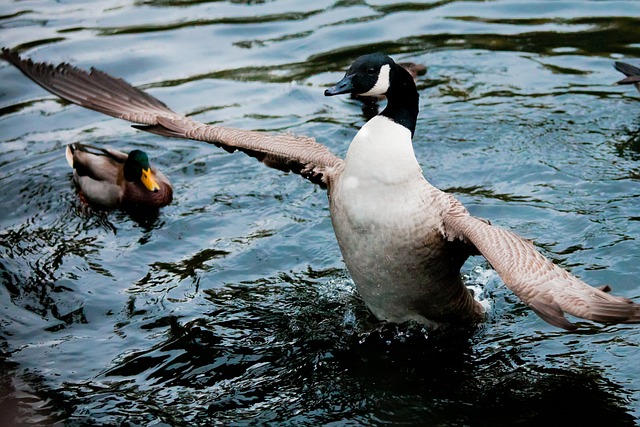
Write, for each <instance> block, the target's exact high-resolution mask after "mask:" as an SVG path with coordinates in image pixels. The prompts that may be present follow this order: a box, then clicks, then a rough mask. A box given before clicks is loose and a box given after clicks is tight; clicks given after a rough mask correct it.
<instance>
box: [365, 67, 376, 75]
mask: <svg viewBox="0 0 640 427" xmlns="http://www.w3.org/2000/svg"><path fill="white" fill-rule="evenodd" d="M375 73H376V69H375V68H367V74H369V75H370V76H373V75H374V74H375Z"/></svg>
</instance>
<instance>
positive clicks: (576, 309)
mask: <svg viewBox="0 0 640 427" xmlns="http://www.w3.org/2000/svg"><path fill="white" fill-rule="evenodd" d="M450 199H451V202H452V203H451V206H452V209H451V211H450V212H449V213H448V214H447V215H445V216H444V228H445V233H446V234H447V237H448V238H449V239H462V240H464V241H466V242H469V243H471V244H473V245H474V246H475V247H476V248H477V249H478V251H480V253H481V254H482V255H483V256H484V257H485V258H486V259H487V261H489V263H490V264H491V265H492V267H493V268H494V269H495V270H496V272H497V273H498V274H499V275H500V277H501V278H502V280H503V281H504V283H505V285H507V287H508V288H509V289H511V290H512V291H513V292H514V293H515V294H516V295H517V296H518V297H519V298H520V299H521V300H522V301H523V302H524V303H525V304H527V305H528V306H529V307H531V308H532V309H533V310H534V311H535V312H536V314H538V315H539V316H540V317H542V318H543V319H544V320H545V321H547V322H549V323H550V324H552V325H555V326H559V327H561V328H564V329H567V330H573V329H575V328H576V326H575V325H574V324H573V323H571V322H569V321H568V320H567V319H566V317H565V313H568V314H571V315H573V316H577V317H580V318H583V319H588V320H592V321H596V322H602V323H640V305H638V304H635V303H634V302H633V301H631V300H630V299H627V298H622V297H618V296H614V295H610V294H608V293H606V292H605V291H603V290H601V289H599V288H595V287H592V286H590V285H588V284H587V283H585V282H583V281H582V280H580V279H578V278H577V277H575V276H573V275H571V274H570V273H569V272H567V271H566V270H564V269H562V268H561V267H559V266H557V265H556V264H554V263H553V262H551V261H550V260H548V259H547V258H545V257H544V256H543V255H542V254H540V253H539V252H538V251H537V250H536V248H535V246H534V245H533V244H532V243H531V242H529V241H528V240H525V239H523V238H522V237H520V236H518V235H516V234H515V233H513V232H511V231H508V230H505V229H502V228H499V227H495V226H492V225H490V224H488V223H487V222H485V221H482V220H480V219H478V218H475V217H473V216H471V215H469V213H468V212H467V211H466V209H465V208H464V207H463V206H462V205H461V204H460V203H459V202H458V201H457V200H455V199H454V198H453V197H450ZM605 289H606V288H605Z"/></svg>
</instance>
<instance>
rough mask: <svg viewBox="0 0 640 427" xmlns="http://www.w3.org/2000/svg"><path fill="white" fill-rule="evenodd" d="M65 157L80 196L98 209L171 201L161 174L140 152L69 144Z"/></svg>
mask: <svg viewBox="0 0 640 427" xmlns="http://www.w3.org/2000/svg"><path fill="white" fill-rule="evenodd" d="M65 154H66V158H67V162H68V163H69V166H71V167H72V168H73V181H74V182H75V183H76V185H77V187H78V188H79V190H80V195H81V196H82V197H83V198H84V199H85V200H86V201H88V202H89V203H90V204H92V205H94V206H98V207H102V208H124V209H132V208H160V207H163V206H166V205H168V204H169V203H171V200H172V198H173V190H172V188H171V184H170V183H169V180H168V179H167V178H166V177H165V176H164V174H163V173H162V172H160V171H158V170H156V169H155V168H152V167H151V166H150V165H149V157H148V156H147V154H146V153H145V152H144V151H140V150H133V151H131V152H130V153H129V154H125V153H123V152H121V151H118V150H115V149H106V148H97V147H93V146H90V145H85V144H78V143H76V144H70V145H68V146H67V149H66V153H65Z"/></svg>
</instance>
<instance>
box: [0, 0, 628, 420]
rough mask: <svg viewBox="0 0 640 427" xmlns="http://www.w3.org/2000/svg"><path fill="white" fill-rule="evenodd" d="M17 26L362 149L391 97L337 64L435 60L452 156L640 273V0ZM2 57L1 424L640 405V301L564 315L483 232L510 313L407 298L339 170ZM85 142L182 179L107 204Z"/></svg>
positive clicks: (12, 6)
mask: <svg viewBox="0 0 640 427" xmlns="http://www.w3.org/2000/svg"><path fill="white" fill-rule="evenodd" d="M0 27H1V28H2V31H1V32H0V41H1V44H2V45H3V46H8V47H18V48H20V49H21V50H22V51H23V53H24V54H25V55H27V56H29V57H32V58H34V59H36V60H46V61H50V62H54V63H57V62H61V61H68V62H71V63H73V64H74V65H78V66H81V67H83V68H88V67H91V66H95V67H97V68H99V69H102V70H104V71H106V72H109V73H111V74H113V75H116V76H119V77H123V78H125V79H126V80H127V81H129V82H131V83H133V84H134V85H138V86H142V87H143V88H146V89H147V90H148V91H149V92H151V93H152V94H154V95H155V96H157V97H159V98H160V99H162V100H163V101H165V102H166V103H168V104H169V105H170V106H171V107H172V108H173V109H175V110H176V111H181V112H186V113H188V114H189V115H191V116H193V117H195V118H196V119H198V120H202V121H205V122H209V123H224V124H225V125H228V126H235V127H239V128H245V129H258V130H264V131H269V132H293V133H296V134H302V135H310V136H313V137H315V138H316V139H317V140H318V141H320V142H322V143H324V144H326V145H327V146H329V147H330V148H331V150H332V151H334V152H335V153H338V154H340V155H344V153H345V151H346V148H347V142H348V141H349V140H350V139H351V138H352V137H353V135H354V134H355V132H356V131H357V129H358V128H359V127H360V126H361V125H362V124H363V123H364V121H365V115H364V114H363V111H362V109H361V106H360V105H359V104H358V103H357V102H355V101H350V100H348V99H344V98H342V99H335V98H325V97H324V96H323V95H322V93H323V90H324V88H325V87H327V86H328V85H330V84H332V83H334V82H336V81H337V80H338V79H339V78H340V77H341V75H342V71H341V70H343V69H344V68H345V67H346V66H348V65H349V63H350V62H351V61H352V60H353V59H354V58H355V57H356V56H358V55H359V54H362V53H365V52H369V51H371V50H375V49H377V50H383V51H385V52H387V53H388V54H390V55H392V56H393V57H394V58H395V59H397V60H402V61H415V62H420V63H425V64H427V65H428V66H429V71H428V76H427V77H426V78H423V79H422V80H420V81H419V83H418V87H419V90H420V94H421V101H420V103H421V114H420V118H419V121H418V129H417V132H416V137H415V141H414V144H415V149H416V153H417V157H418V158H419V160H420V162H421V164H422V165H423V168H424V171H425V175H426V176H427V178H428V179H429V180H430V181H431V182H432V183H433V184H435V185H436V186H438V187H439V188H442V189H444V190H447V191H450V192H451V193H453V194H454V195H455V196H456V197H458V198H459V199H460V200H462V201H463V203H465V205H466V206H467V207H468V208H469V209H470V211H471V212H472V213H473V214H475V215H477V216H481V217H484V218H490V219H491V220H492V221H493V223H495V224H499V225H501V226H505V227H508V228H511V229H513V230H515V231H516V232H518V233H520V234H522V235H524V236H527V237H530V238H535V240H536V243H537V244H538V247H539V248H540V250H541V251H543V252H544V253H545V255H547V256H549V257H550V258H552V259H553V260H555V261H556V262H558V263H560V264H561V265H562V266H564V267H566V268H568V269H570V270H571V271H572V272H573V273H575V274H576V275H578V276H579V277H581V278H583V279H584V280H586V281H587V282H589V283H591V284H594V285H599V284H605V283H609V284H611V285H612V286H613V288H614V291H615V293H617V294H619V295H623V296H626V297H629V298H635V299H636V300H640V282H639V281H638V272H639V271H640V270H639V269H638V266H639V265H640V251H639V250H638V238H639V237H640V203H638V202H639V198H640V186H639V178H640V166H639V163H638V162H639V161H640V131H639V127H640V102H639V99H640V95H639V94H638V93H637V92H636V91H634V90H633V88H630V87H617V86H613V85H612V83H613V82H615V81H616V80H618V79H620V78H621V75H620V74H619V73H617V72H616V71H615V70H614V69H613V68H612V63H613V61H614V60H620V59H623V60H628V61H629V62H632V63H635V64H638V63H639V61H638V60H639V59H640V44H638V40H640V3H639V2H632V1H619V2H613V1H612V2H588V1H574V2H556V1H548V2H518V1H494V2H474V1H466V2H462V1H440V2H394V1H383V0H380V1H375V0H370V1H325V0H317V1H314V2H307V1H283V0H278V1H244V2H242V1H217V2H211V3H207V2H195V1H144V2H142V1H138V2H132V1H130V0H120V1H117V2H113V1H96V0H91V1H84V2H83V1H73V2H66V1H63V2H52V1H44V0H40V1H38V0H33V1H27V2H25V1H20V2H18V1H11V2H5V3H3V4H2V5H1V6H0ZM634 60H635V62H634ZM0 81H1V82H2V83H0V129H2V131H1V132H0V134H1V141H2V142H1V144H0V147H1V149H0V184H1V185H2V189H3V191H2V192H1V193H0V211H1V212H2V215H1V216H0V224H1V227H0V251H1V255H2V258H1V260H0V272H1V275H0V277H1V279H0V280H1V282H2V286H0V310H1V313H2V314H1V316H0V355H1V356H0V414H1V419H0V421H1V423H0V424H2V425H5V426H11V425H20V426H43V425H148V426H168V425H172V426H181V425H184V426H187V425H188V426H193V425H218V424H219V425H296V426H297V425H336V426H337V425H385V424H401V425H414V424H418V425H445V426H458V425H474V426H475V425H487V426H496V425H514V424H520V425H541V424H542V423H547V424H557V422H558V421H557V420H560V419H562V417H563V416H569V417H572V418H573V419H574V423H573V424H576V425H577V424H579V423H580V422H584V423H587V424H589V425H593V424H595V423H604V422H606V425H616V426H618V425H637V424H640V367H639V365H638V362H637V361H638V360H640V359H639V358H640V348H639V344H640V327H638V326H631V325H629V326H589V325H587V324H584V326H583V327H582V328H581V329H580V331H579V332H577V333H573V334H569V333H565V332H563V331H560V330H557V329H555V328H553V327H551V326H549V325H547V324H545V323H544V322H543V321H542V320H540V319H539V318H538V317H537V316H536V315H535V314H533V313H532V312H531V311H530V310H529V309H527V308H526V307H524V306H523V304H521V303H520V302H519V301H518V300H517V298H515V297H514V296H513V295H512V294H511V293H510V292H509V291H508V290H506V289H505V287H504V285H503V284H502V282H501V281H500V279H499V278H498V277H497V276H496V275H495V273H493V271H492V270H491V269H490V268H489V267H488V265H487V264H486V262H484V260H483V259H481V258H473V259H471V260H470V261H469V262H468V263H467V264H466V265H465V267H464V273H465V275H466V276H468V281H469V283H470V284H472V285H474V286H475V287H476V288H477V289H479V290H480V291H481V297H482V298H484V299H485V300H486V301H487V303H488V304H490V305H491V313H490V319H489V321H488V322H487V323H486V324H485V325H483V326H482V327H480V328H479V329H478V330H477V331H476V332H475V333H474V334H473V335H472V336H471V337H470V338H465V337H434V336H432V335H428V334H426V333H425V332H424V331H422V330H421V329H420V328H417V327H406V326H401V327H398V326H393V325H381V324H379V323H377V322H376V321H375V319H372V318H371V316H370V315H369V314H368V312H367V310H366V308H365V307H364V306H363V303H362V302H361V300H360V299H359V297H358V295H357V293H356V292H355V290H354V287H353V283H352V282H351V281H350V279H349V277H348V274H347V273H346V270H345V267H344V264H343V263H342V261H341V258H340V253H339V249H338V247H337V244H336V242H335V239H334V237H333V233H332V230H331V224H330V221H329V218H328V209H327V202H326V196H325V193H324V191H323V190H321V189H319V188H317V187H315V186H313V185H311V184H310V183H308V182H306V181H304V180H302V179H300V178H299V177H297V176H293V175H292V176H289V175H287V174H283V173H281V172H278V171H274V170H270V169H267V168H265V167H263V166H262V165H260V164H259V163H258V162H256V161H255V160H253V159H250V158H248V157H246V156H244V155H242V154H240V153H238V154H227V153H226V152H223V151H222V150H219V149H216V148H215V147H213V146H208V145H206V144H203V143H198V142H195V141H183V140H171V139H166V138H160V137H157V136H154V135H148V134H144V133H141V132H138V131H136V130H135V129H132V128H131V127H130V126H129V125H128V124H127V123H124V122H121V121H118V120H115V119H111V118H108V117H105V116H102V115H100V114H98V113H94V112H90V111H85V110H83V109H81V108H79V107H76V106H70V105H68V104H65V103H63V102H60V101H58V100H57V99H56V98H55V97H53V96H51V95H49V94H47V93H46V92H44V91H43V90H41V89H40V88H38V87H37V86H36V85H34V84H33V83H31V82H30V81H28V80H27V79H26V78H24V77H23V76H22V75H21V74H19V73H18V72H17V70H15V69H14V68H12V67H10V66H8V65H7V64H2V65H0ZM76 141H79V142H90V143H94V144H100V145H111V146H115V147H116V148H120V149H123V150H130V149H132V148H142V149H143V150H145V151H147V152H148V153H149V154H150V156H151V158H152V162H154V163H155V164H156V165H157V166H158V167H159V168H161V169H162V170H163V171H165V173H166V174H167V175H168V176H169V177H170V179H171V180H172V182H173V183H174V186H175V188H176V194H175V201H174V203H173V204H172V205H171V206H168V207H167V208H164V209H163V210H162V211H161V212H160V214H159V215H158V216H157V217H155V218H142V219H141V218H132V217H130V216H128V215H127V214H125V213H122V212H101V211H96V210H92V209H91V208H88V207H87V206H84V205H83V204H82V203H81V202H80V201H79V200H78V198H77V197H76V194H75V192H74V189H73V185H72V182H71V174H70V170H69V169H68V166H67V165H66V162H65V160H64V155H63V150H64V147H65V145H66V144H68V143H71V142H76ZM574 402H577V403H574Z"/></svg>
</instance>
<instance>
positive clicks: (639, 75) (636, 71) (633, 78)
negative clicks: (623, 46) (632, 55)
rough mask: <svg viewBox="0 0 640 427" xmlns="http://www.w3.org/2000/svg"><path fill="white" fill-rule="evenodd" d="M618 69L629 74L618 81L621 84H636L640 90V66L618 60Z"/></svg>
mask: <svg viewBox="0 0 640 427" xmlns="http://www.w3.org/2000/svg"><path fill="white" fill-rule="evenodd" d="M614 67H615V68H616V70H618V71H620V72H621V73H622V74H624V75H625V76H627V77H626V78H624V79H622V80H620V81H618V82H616V84H619V85H634V86H635V87H636V89H638V92H640V68H638V67H634V66H633V65H630V64H626V63H624V62H616V63H615V64H614Z"/></svg>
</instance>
